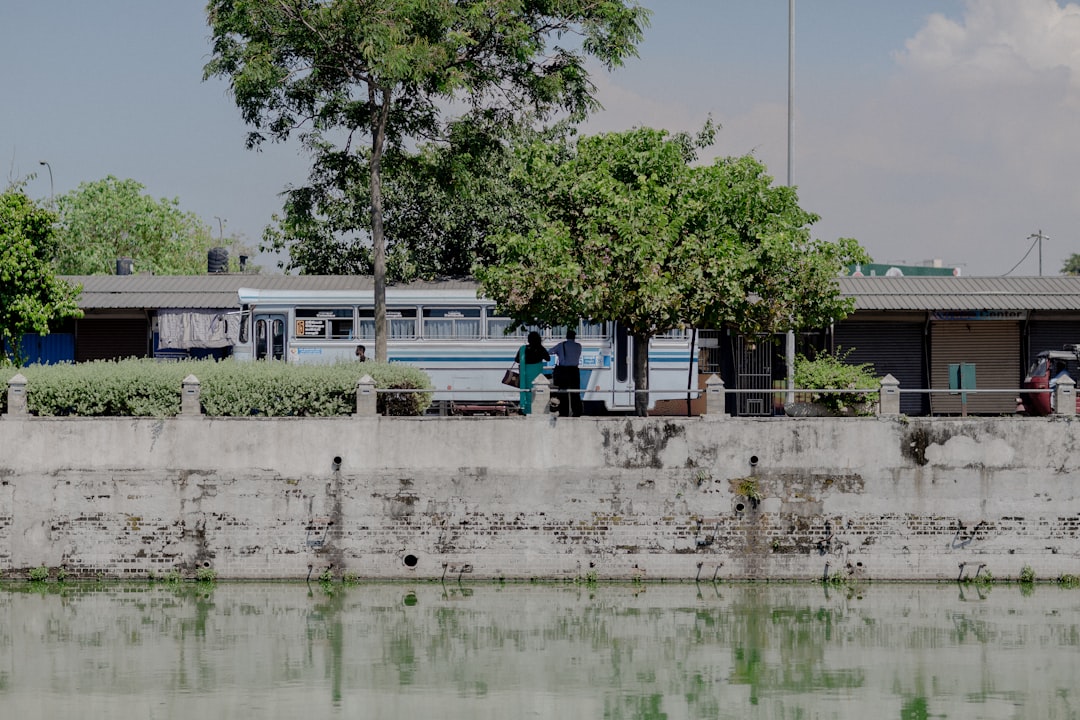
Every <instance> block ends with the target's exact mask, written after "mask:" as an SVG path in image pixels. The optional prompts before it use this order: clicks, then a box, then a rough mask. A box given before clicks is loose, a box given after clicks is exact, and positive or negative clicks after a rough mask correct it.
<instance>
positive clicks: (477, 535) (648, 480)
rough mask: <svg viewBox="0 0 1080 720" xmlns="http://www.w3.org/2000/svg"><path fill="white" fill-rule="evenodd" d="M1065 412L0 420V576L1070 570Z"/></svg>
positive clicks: (1075, 466) (1072, 480) (1074, 564)
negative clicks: (923, 416)
mask: <svg viewBox="0 0 1080 720" xmlns="http://www.w3.org/2000/svg"><path fill="white" fill-rule="evenodd" d="M1078 437H1080V422H1077V421H1075V420H1069V419H1063V418H1059V419H1052V420H1047V419H1035V418H1001V419H986V418H973V419H955V420H942V419H933V420H931V419H927V420H911V421H908V420H906V419H902V418H897V419H891V420H889V419H870V418H857V419H856V418H851V419H848V418H837V419H829V418H804V419H792V418H777V419H764V420H752V419H730V418H729V419H726V420H706V419H702V418H671V419H667V418H665V419H660V418H649V419H638V418H619V419H606V418H605V419H592V418H581V419H578V418H575V419H560V420H556V419H554V418H553V419H551V420H550V421H531V420H529V419H526V418H512V419H507V418H378V417H375V418H328V419H312V418H306V419H293V418H290V419H263V418H257V419H211V418H198V419H180V418H177V419H168V420H155V419H121V418H108V419H60V418H55V419H51V418H26V419H16V418H13V417H11V416H7V417H5V418H4V419H3V420H2V421H0V569H2V570H3V571H4V573H5V574H12V573H15V574H18V573H23V572H25V571H26V570H27V569H28V568H31V567H37V566H40V565H45V566H48V567H52V568H56V567H60V566H63V567H65V568H66V569H67V571H68V572H70V573H72V574H74V575H92V574H99V573H100V574H104V575H106V576H120V577H135V578H137V577H145V576H147V575H148V574H150V573H151V572H154V573H157V574H162V573H165V572H168V571H169V570H171V569H173V568H179V569H181V570H182V571H183V572H185V573H187V574H192V573H194V572H195V571H196V570H197V569H198V568H200V567H207V568H213V569H214V570H215V571H217V573H218V574H219V576H220V577H230V578H297V577H299V578H303V577H306V576H307V575H308V573H309V572H311V573H313V574H314V575H318V574H319V573H321V572H323V571H324V570H325V569H326V568H328V567H332V571H333V572H334V573H335V574H338V575H341V574H344V573H355V574H356V575H358V576H359V577H373V578H387V579H390V578H400V577H430V578H439V577H443V576H457V575H460V574H463V573H472V576H473V577H476V578H479V577H484V578H486V577H506V578H531V577H540V578H574V577H589V576H595V577H597V578H608V577H611V578H645V579H657V578H672V579H693V578H695V577H699V576H700V577H703V578H712V577H722V578H778V579H779V578H815V577H822V576H823V575H826V574H827V575H832V574H835V573H843V574H851V575H855V576H858V577H866V578H874V579H927V580H929V579H955V578H957V577H959V576H961V575H966V576H968V577H971V576H973V575H975V573H976V572H980V570H979V568H980V566H982V568H983V569H982V570H981V572H991V573H992V574H993V575H994V576H995V577H998V578H1004V577H1016V576H1018V575H1019V574H1020V572H1021V570H1022V569H1023V568H1024V566H1031V568H1032V569H1033V570H1034V571H1035V574H1036V576H1037V577H1040V578H1050V577H1057V576H1059V575H1061V574H1074V575H1080V537H1078V535H1080V489H1078V488H1080V484H1078V480H1080V458H1078V456H1077V453H1076V447H1077V441H1078Z"/></svg>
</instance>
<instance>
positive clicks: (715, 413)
mask: <svg viewBox="0 0 1080 720" xmlns="http://www.w3.org/2000/svg"><path fill="white" fill-rule="evenodd" d="M724 404H725V398H724V381H723V380H722V379H721V378H720V377H719V376H717V375H715V374H713V375H710V376H709V379H708V380H706V381H705V414H706V415H707V416H709V417H710V418H713V419H718V418H722V417H724V414H725V413H724Z"/></svg>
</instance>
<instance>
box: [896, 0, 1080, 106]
mask: <svg viewBox="0 0 1080 720" xmlns="http://www.w3.org/2000/svg"><path fill="white" fill-rule="evenodd" d="M897 59H898V61H899V63H900V65H901V66H902V67H906V68H907V69H909V70H911V71H912V72H915V73H917V74H922V75H927V76H931V77H934V78H935V79H936V80H938V81H940V82H942V83H943V84H945V85H947V86H952V87H963V86H970V87H995V88H1001V87H1003V86H1016V85H1023V84H1027V83H1031V82H1035V83H1039V84H1041V83H1043V82H1046V78H1047V77H1048V73H1049V76H1050V77H1052V76H1053V75H1054V74H1057V73H1059V72H1060V73H1063V74H1064V75H1065V77H1066V79H1067V85H1068V88H1069V90H1070V92H1071V93H1077V92H1078V91H1080V6H1078V5H1076V4H1074V3H1069V4H1068V5H1065V6H1064V7H1063V6H1061V5H1059V4H1058V2H1057V0H968V3H967V7H966V12H965V15H964V19H963V21H962V23H961V22H955V21H953V20H949V19H948V18H946V17H944V16H942V15H938V14H935V15H932V16H930V18H929V20H928V21H927V23H926V26H925V27H924V28H923V29H922V30H920V31H919V32H918V33H917V34H916V35H915V36H914V37H913V38H911V39H910V40H908V42H907V43H906V50H905V51H904V52H902V53H898V55H897Z"/></svg>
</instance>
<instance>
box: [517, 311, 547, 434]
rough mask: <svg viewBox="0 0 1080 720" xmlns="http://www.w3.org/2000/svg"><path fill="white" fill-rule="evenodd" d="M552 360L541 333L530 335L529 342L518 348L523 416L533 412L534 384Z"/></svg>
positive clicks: (534, 332)
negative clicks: (547, 363)
mask: <svg viewBox="0 0 1080 720" xmlns="http://www.w3.org/2000/svg"><path fill="white" fill-rule="evenodd" d="M550 359H551V355H550V354H548V351H547V349H546V348H545V347H544V343H543V341H541V339H540V333H538V332H536V331H533V332H531V333H529V337H528V341H527V342H526V343H525V344H524V345H522V346H521V347H520V348H518V354H517V360H518V364H519V365H520V366H521V376H520V377H521V380H520V382H521V414H522V415H528V414H529V413H531V412H532V384H533V380H535V379H536V376H537V375H539V374H540V373H542V372H543V371H544V363H546V362H547V361H548V360H550Z"/></svg>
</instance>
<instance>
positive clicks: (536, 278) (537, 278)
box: [474, 123, 866, 414]
mask: <svg viewBox="0 0 1080 720" xmlns="http://www.w3.org/2000/svg"><path fill="white" fill-rule="evenodd" d="M713 136H714V127H713V125H712V124H711V123H708V124H706V126H705V127H704V128H703V129H702V131H701V132H700V133H699V134H698V135H697V136H691V135H688V134H677V135H669V134H668V133H667V132H665V131H662V130H653V129H650V128H635V129H633V130H630V131H626V132H622V133H607V134H602V135H596V136H591V137H584V138H581V139H579V140H578V141H577V143H576V145H575V146H573V147H570V146H568V145H566V144H558V143H544V142H540V143H536V144H534V145H532V146H531V147H530V148H528V149H527V150H525V151H524V152H523V154H522V157H521V158H520V159H519V161H518V162H517V163H516V166H515V169H514V173H515V174H514V177H513V180H514V181H515V182H516V183H517V184H518V186H519V187H520V188H521V193H522V194H524V195H526V196H530V197H536V198H542V199H543V202H542V203H538V205H542V207H543V210H542V211H540V216H539V217H538V218H537V219H536V222H535V224H534V225H532V226H531V227H529V228H528V229H527V230H526V231H525V232H519V231H518V230H517V229H515V228H512V227H511V228H509V229H507V230H506V231H505V232H502V233H498V234H496V235H494V236H493V237H492V238H491V240H492V243H493V250H492V253H493V256H494V257H495V262H494V263H492V264H490V265H487V266H479V265H478V266H477V267H475V268H474V272H475V273H476V275H477V277H478V279H479V280H480V281H481V284H482V286H483V290H484V293H485V294H486V295H487V296H489V297H491V298H493V299H495V300H496V301H497V302H498V303H499V305H500V308H501V310H502V311H503V312H506V313H507V314H508V315H510V316H511V317H512V318H514V319H515V320H516V321H517V322H518V323H519V324H521V325H527V324H532V323H538V324H550V325H561V324H566V323H568V322H573V321H574V320H575V319H576V318H577V317H587V318H590V319H592V320H594V321H617V322H619V323H620V324H621V325H622V326H623V327H625V328H627V330H628V331H629V332H630V334H631V335H632V336H633V337H634V340H635V342H636V343H637V344H639V345H644V343H646V342H647V341H648V340H649V338H651V337H652V336H653V335H656V334H658V333H663V332H666V331H669V330H672V329H675V328H680V327H688V326H692V327H716V328H719V327H728V328H732V329H734V330H736V331H737V332H739V333H741V334H743V335H745V336H748V337H752V336H757V335H759V334H763V333H773V332H778V331H781V330H788V329H791V328H795V329H799V328H806V327H820V326H822V325H824V324H827V323H829V322H831V321H833V320H835V319H839V318H842V317H844V316H845V315H847V314H848V313H849V312H851V310H852V309H853V307H854V304H853V301H852V300H851V299H843V298H840V296H839V288H838V286H837V283H836V278H837V276H838V275H839V274H840V272H841V271H842V269H843V268H844V267H846V266H847V265H848V264H849V263H850V262H852V261H857V260H858V259H860V258H865V257H866V254H865V252H864V251H863V250H862V249H861V248H860V247H859V246H858V244H857V243H856V242H855V241H854V240H849V239H841V240H838V241H837V242H835V243H827V242H822V241H818V240H812V239H811V237H810V233H809V229H808V228H809V226H810V225H811V224H812V223H814V222H815V221H816V220H817V219H818V218H817V216H816V215H814V214H812V213H809V212H807V211H805V210H803V209H802V208H800V207H799V205H798V198H797V196H796V193H795V191H794V189H793V188H789V187H782V186H775V185H773V182H772V178H771V177H769V176H768V175H767V174H766V172H765V167H764V166H763V165H762V164H761V163H760V162H758V161H757V160H755V159H754V158H753V157H750V156H744V157H738V158H722V159H718V160H716V161H715V162H713V163H712V164H710V165H704V166H702V165H696V164H694V161H695V160H696V154H697V151H698V150H699V149H701V148H704V147H707V146H708V145H710V144H711V143H712V141H713ZM635 357H636V362H635V367H634V382H635V385H636V386H637V388H639V389H647V387H648V384H647V380H648V367H647V355H646V354H645V353H638V354H637V355H636V356H635ZM637 404H638V408H637V409H638V414H644V411H645V407H646V405H647V398H646V397H645V395H644V394H639V396H638V398H637Z"/></svg>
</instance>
